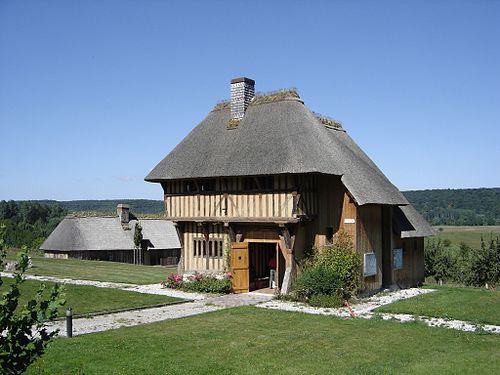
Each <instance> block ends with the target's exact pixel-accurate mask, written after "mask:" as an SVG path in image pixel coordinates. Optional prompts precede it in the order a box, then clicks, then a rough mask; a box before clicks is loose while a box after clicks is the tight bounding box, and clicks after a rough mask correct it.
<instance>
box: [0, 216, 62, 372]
mask: <svg viewBox="0 0 500 375" xmlns="http://www.w3.org/2000/svg"><path fill="white" fill-rule="evenodd" d="M4 237H5V226H2V225H0V269H3V265H4V259H5V256H6V253H5V241H4ZM27 267H28V256H27V254H26V249H24V250H23V251H22V252H20V253H19V254H18V265H17V270H16V271H15V273H14V278H13V279H12V281H11V282H10V283H9V285H8V288H7V291H6V292H4V293H3V294H2V295H1V299H0V335H1V336H0V337H1V340H0V373H2V374H22V373H23V372H24V371H25V370H26V369H27V368H28V366H29V365H30V364H31V363H33V362H34V361H35V360H36V359H37V358H39V357H40V356H41V355H42V354H43V353H44V351H45V348H46V347H47V344H48V342H49V341H50V340H51V339H52V337H54V336H55V335H56V334H57V331H54V332H48V330H47V329H46V328H45V327H44V323H45V322H46V321H48V320H52V319H54V318H55V317H56V316H57V309H58V308H59V307H60V306H62V305H63V304H64V300H63V294H62V291H61V288H60V286H59V285H58V284H55V285H54V287H53V288H52V289H51V290H50V291H49V295H48V297H45V293H44V291H45V285H44V284H42V285H41V286H40V288H39V289H38V291H37V292H36V297H35V298H34V299H32V300H29V301H28V302H26V303H25V304H24V305H23V306H21V305H20V304H19V300H20V297H21V293H20V286H21V284H22V283H23V282H24V279H23V274H24V272H25V271H26V268H27ZM3 282H4V281H3V280H2V278H1V277H0V286H2V285H3Z"/></svg>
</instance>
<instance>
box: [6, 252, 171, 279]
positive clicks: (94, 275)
mask: <svg viewBox="0 0 500 375" xmlns="http://www.w3.org/2000/svg"><path fill="white" fill-rule="evenodd" d="M30 256H31V257H32V260H33V268H31V269H30V270H28V271H27V272H26V273H27V274H30V275H44V276H55V277H61V278H71V279H82V280H98V281H110V282H117V283H130V284H154V283H159V282H160V281H161V280H165V279H166V278H167V276H168V275H169V274H170V273H171V272H176V268H175V267H161V266H142V265H135V264H127V263H117V262H101V261H95V260H79V259H51V258H44V257H43V256H40V255H31V254H30ZM8 258H9V259H15V253H14V252H12V251H9V253H8Z"/></svg>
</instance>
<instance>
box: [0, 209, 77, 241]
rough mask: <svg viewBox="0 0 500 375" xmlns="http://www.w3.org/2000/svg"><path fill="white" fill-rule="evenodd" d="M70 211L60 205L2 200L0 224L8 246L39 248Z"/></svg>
mask: <svg viewBox="0 0 500 375" xmlns="http://www.w3.org/2000/svg"><path fill="white" fill-rule="evenodd" d="M67 213H68V211H67V210H66V209H65V208H63V207H62V206H60V205H46V204H41V203H38V202H29V201H25V202H15V201H0V225H2V226H5V238H4V240H5V244H6V246H7V247H13V248H20V247H21V246H23V245H26V246H28V248H30V249H38V248H39V247H40V245H41V244H42V243H43V241H44V240H45V238H47V236H48V235H49V234H50V233H51V232H52V231H53V230H54V228H55V227H56V226H57V224H59V222H60V221H61V220H62V219H63V218H64V216H65V215H66V214H67Z"/></svg>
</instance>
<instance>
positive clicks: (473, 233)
mask: <svg viewBox="0 0 500 375" xmlns="http://www.w3.org/2000/svg"><path fill="white" fill-rule="evenodd" d="M434 229H435V230H436V238H440V239H441V240H445V239H448V240H449V241H451V245H454V246H459V245H460V243H461V242H463V243H465V244H466V245H468V246H470V247H472V248H475V249H479V247H480V246H481V237H483V238H484V240H485V241H488V240H490V239H491V238H492V237H493V238H496V237H500V226H499V225H490V226H446V225H440V226H436V227H434ZM431 239H432V237H431Z"/></svg>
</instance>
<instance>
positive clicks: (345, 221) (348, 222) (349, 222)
mask: <svg viewBox="0 0 500 375" xmlns="http://www.w3.org/2000/svg"><path fill="white" fill-rule="evenodd" d="M344 224H356V219H344Z"/></svg>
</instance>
